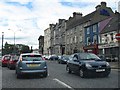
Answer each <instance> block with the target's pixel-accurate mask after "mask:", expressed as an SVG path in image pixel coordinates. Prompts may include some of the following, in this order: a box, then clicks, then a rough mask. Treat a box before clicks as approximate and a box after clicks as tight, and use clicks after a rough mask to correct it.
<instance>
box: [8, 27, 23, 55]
mask: <svg viewBox="0 0 120 90" xmlns="http://www.w3.org/2000/svg"><path fill="white" fill-rule="evenodd" d="M8 30H11V31H13V32H14V49H13V53H16V49H15V33H16V32H17V31H21V29H20V30H17V31H14V30H12V29H8Z"/></svg>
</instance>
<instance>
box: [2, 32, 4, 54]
mask: <svg viewBox="0 0 120 90" xmlns="http://www.w3.org/2000/svg"><path fill="white" fill-rule="evenodd" d="M3 42H4V32H2V56H3Z"/></svg>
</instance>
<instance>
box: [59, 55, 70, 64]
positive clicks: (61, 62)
mask: <svg viewBox="0 0 120 90" xmlns="http://www.w3.org/2000/svg"><path fill="white" fill-rule="evenodd" d="M69 57H70V56H69V55H63V56H61V57H60V58H59V59H58V63H59V64H66V63H67V61H68V60H69Z"/></svg>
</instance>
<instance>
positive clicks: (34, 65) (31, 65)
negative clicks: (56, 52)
mask: <svg viewBox="0 0 120 90" xmlns="http://www.w3.org/2000/svg"><path fill="white" fill-rule="evenodd" d="M27 66H28V67H38V66H40V64H28V65H27Z"/></svg>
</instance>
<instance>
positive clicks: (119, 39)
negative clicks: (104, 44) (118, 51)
mask: <svg viewBox="0 0 120 90" xmlns="http://www.w3.org/2000/svg"><path fill="white" fill-rule="evenodd" d="M115 38H116V39H117V40H118V41H120V33H118V34H116V35H115Z"/></svg>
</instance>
